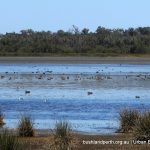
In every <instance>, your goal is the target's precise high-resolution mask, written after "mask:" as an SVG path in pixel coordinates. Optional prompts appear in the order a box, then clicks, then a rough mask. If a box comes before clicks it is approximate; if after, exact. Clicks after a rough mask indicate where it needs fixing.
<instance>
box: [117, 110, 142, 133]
mask: <svg viewBox="0 0 150 150" xmlns="http://www.w3.org/2000/svg"><path fill="white" fill-rule="evenodd" d="M139 116H140V114H139V112H138V111H137V110H129V109H124V110H123V111H121V112H120V113H119V120H120V129H119V130H118V131H119V132H122V133H129V132H133V128H134V126H135V124H136V121H137V119H138V118H139Z"/></svg>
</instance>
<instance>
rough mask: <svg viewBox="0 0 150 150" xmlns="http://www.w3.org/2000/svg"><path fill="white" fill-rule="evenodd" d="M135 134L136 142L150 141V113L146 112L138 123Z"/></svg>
mask: <svg viewBox="0 0 150 150" xmlns="http://www.w3.org/2000/svg"><path fill="white" fill-rule="evenodd" d="M133 134H134V137H135V139H136V140H142V141H148V140H150V111H146V112H145V113H144V114H142V115H141V116H140V117H139V119H138V120H137V121H136V125H135V127H134V132H133Z"/></svg>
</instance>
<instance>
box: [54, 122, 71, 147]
mask: <svg viewBox="0 0 150 150" xmlns="http://www.w3.org/2000/svg"><path fill="white" fill-rule="evenodd" d="M53 136H54V144H53V146H52V147H53V149H56V150H71V149H72V146H73V143H72V142H73V137H72V129H71V125H70V124H69V123H68V122H66V121H60V122H57V123H56V125H55V129H54V131H53Z"/></svg>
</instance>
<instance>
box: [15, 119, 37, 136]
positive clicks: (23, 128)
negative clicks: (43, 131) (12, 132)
mask: <svg viewBox="0 0 150 150" xmlns="http://www.w3.org/2000/svg"><path fill="white" fill-rule="evenodd" d="M18 134H19V136H21V137H33V136H34V134H35V133H34V128H33V121H32V120H31V118H30V117H26V116H23V117H21V119H20V120H19V125H18Z"/></svg>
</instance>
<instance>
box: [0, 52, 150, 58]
mask: <svg viewBox="0 0 150 150" xmlns="http://www.w3.org/2000/svg"><path fill="white" fill-rule="evenodd" d="M1 56H20V57H21V56H22V57H30V56H31V57H32V56H35V57H37V56H60V57H61V56H66V57H67V56H88V57H93V56H96V57H97V56H98V57H109V56H111V57H120V56H125V57H145V56H146V57H147V56H150V54H149V53H148V54H121V53H97V52H93V53H91V52H89V53H73V52H72V53H21V52H20V53H12V52H1V53H0V57H1Z"/></svg>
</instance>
